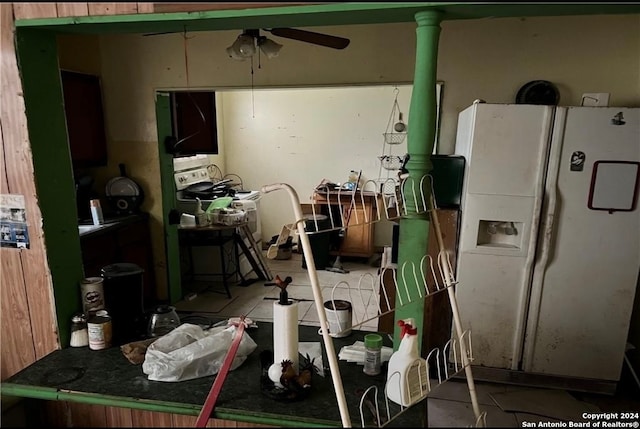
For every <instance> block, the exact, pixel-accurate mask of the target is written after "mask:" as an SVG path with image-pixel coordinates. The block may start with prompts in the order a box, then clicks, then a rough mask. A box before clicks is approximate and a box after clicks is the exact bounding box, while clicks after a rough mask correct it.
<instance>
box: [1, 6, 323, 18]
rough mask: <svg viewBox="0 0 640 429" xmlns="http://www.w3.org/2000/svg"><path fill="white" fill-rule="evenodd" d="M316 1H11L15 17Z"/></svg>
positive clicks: (240, 7) (171, 10) (176, 9)
mask: <svg viewBox="0 0 640 429" xmlns="http://www.w3.org/2000/svg"><path fill="white" fill-rule="evenodd" d="M310 4H318V3H286V2H281V3H242V2H239V3H217V2H216V3H13V5H14V10H15V12H14V13H15V19H29V18H61V17H67V16H98V15H133V14H137V13H154V12H155V13H174V12H202V11H207V10H227V9H255V8H259V7H277V6H301V5H310Z"/></svg>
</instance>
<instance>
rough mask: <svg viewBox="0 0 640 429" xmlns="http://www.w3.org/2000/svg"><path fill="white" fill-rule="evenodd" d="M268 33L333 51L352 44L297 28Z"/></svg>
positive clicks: (334, 37)
mask: <svg viewBox="0 0 640 429" xmlns="http://www.w3.org/2000/svg"><path fill="white" fill-rule="evenodd" d="M266 31H269V32H270V33H271V34H273V35H274V36H279V37H285V38H287V39H293V40H299V41H301V42H307V43H313V44H314V45H320V46H326V47H327V48H333V49H344V48H346V47H347V46H349V42H350V40H349V39H345V38H343V37H338V36H330V35H328V34H322V33H314V32H313V31H306V30H297V29H295V28H272V29H270V30H266Z"/></svg>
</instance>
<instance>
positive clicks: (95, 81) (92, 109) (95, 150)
mask: <svg viewBox="0 0 640 429" xmlns="http://www.w3.org/2000/svg"><path fill="white" fill-rule="evenodd" d="M60 77H61V79H62V91H63V96H64V111H65V118H66V121H67V133H68V136H69V149H70V152H71V162H72V164H73V167H74V168H79V167H80V168H81V167H97V166H104V165H107V140H106V136H105V126H104V112H103V108H102V91H101V88H100V78H99V77H98V76H94V75H89V74H84V73H76V72H71V71H66V70H63V71H61V72H60Z"/></svg>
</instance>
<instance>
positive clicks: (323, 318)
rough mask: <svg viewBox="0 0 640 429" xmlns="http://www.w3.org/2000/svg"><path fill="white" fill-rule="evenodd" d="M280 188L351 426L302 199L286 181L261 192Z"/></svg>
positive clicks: (345, 422)
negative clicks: (291, 214)
mask: <svg viewBox="0 0 640 429" xmlns="http://www.w3.org/2000/svg"><path fill="white" fill-rule="evenodd" d="M278 189H284V190H286V191H287V192H288V193H289V197H290V198H291V204H292V205H293V212H294V214H295V218H296V227H297V228H298V235H299V237H298V239H299V240H300V243H301V244H302V250H303V252H304V259H305V262H306V264H307V270H308V272H309V279H310V280H311V289H312V290H313V300H314V302H315V304H316V310H317V312H318V318H319V319H320V326H322V341H323V342H324V347H325V349H326V351H327V358H328V359H329V368H330V369H331V379H332V380H333V387H334V389H335V391H336V399H337V400H338V408H339V409H340V418H341V419H342V427H345V428H348V427H351V418H350V417H349V408H348V407H347V399H346V398H345V396H344V388H343V387H342V377H341V376H340V369H339V368H338V359H337V358H336V351H335V348H334V347H333V339H332V338H331V336H329V323H327V315H326V314H325V312H324V307H323V305H324V303H323V301H322V290H321V288H320V282H319V281H318V272H317V271H316V265H315V262H314V261H313V252H312V250H311V243H310V242H309V237H308V236H307V234H306V232H305V229H304V219H303V218H302V216H303V215H302V208H301V207H300V199H299V198H298V194H297V193H296V191H295V190H294V189H293V188H292V187H291V186H290V185H287V184H286V183H274V184H272V185H266V186H263V187H262V189H261V192H262V193H264V194H266V193H269V192H273V191H277V190H278Z"/></svg>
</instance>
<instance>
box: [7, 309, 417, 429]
mask: <svg viewBox="0 0 640 429" xmlns="http://www.w3.org/2000/svg"><path fill="white" fill-rule="evenodd" d="M367 333H368V332H364V331H357V330H354V331H352V333H351V335H349V336H347V337H345V338H334V340H333V341H334V347H335V351H336V353H337V352H338V351H339V350H340V349H341V348H342V347H343V346H349V345H352V344H353V343H354V342H355V341H363V339H364V335H365V334H367ZM245 335H248V336H250V338H251V339H252V340H253V341H255V343H256V344H257V348H256V349H255V350H254V351H253V352H252V353H250V354H249V355H248V356H247V358H246V360H245V361H244V362H243V363H242V364H241V366H239V367H238V368H237V369H235V370H232V371H230V372H229V374H228V376H227V378H226V380H225V381H224V385H223V387H222V391H221V393H220V396H219V397H218V400H217V402H216V408H215V411H214V415H213V416H212V417H215V418H219V419H226V420H235V421H244V422H250V423H263V424H272V425H276V426H300V425H304V426H309V425H317V426H328V427H331V426H333V427H335V426H342V425H341V418H340V411H339V407H338V404H337V400H336V395H335V391H334V386H333V382H332V377H331V375H330V372H329V368H328V364H327V359H326V352H325V350H324V347H323V346H322V337H321V336H319V335H318V328H317V327H312V326H299V339H300V342H301V343H306V342H315V343H318V344H319V345H321V347H322V354H323V359H322V362H323V367H324V377H322V376H320V375H318V374H314V375H313V379H312V383H311V385H312V387H311V391H310V393H309V395H308V396H307V397H305V398H303V399H300V400H298V401H294V402H281V401H278V400H275V399H273V398H271V397H269V396H268V395H266V394H265V393H264V392H263V391H262V389H261V374H262V368H261V361H260V356H261V352H263V351H265V350H270V349H272V346H273V324H272V323H269V322H260V323H259V324H257V327H253V328H248V329H247V330H246V333H245ZM385 345H387V346H391V344H390V340H389V339H388V338H386V337H385ZM339 368H340V374H341V378H342V384H343V387H344V391H345V398H346V401H347V404H348V409H349V415H350V418H351V424H352V426H354V427H360V426H362V424H361V418H360V408H359V404H360V400H361V397H362V391H363V390H366V389H368V388H369V387H371V386H373V385H376V386H378V389H384V383H385V377H386V374H385V372H384V371H383V372H382V373H381V374H379V375H376V376H369V375H366V374H364V373H363V371H362V365H358V364H356V363H352V362H346V361H343V360H340V361H339ZM214 379H215V376H206V377H201V378H196V379H192V380H185V381H179V382H162V381H150V380H148V378H147V375H145V374H144V373H143V370H142V365H141V364H138V365H136V364H132V363H131V362H129V360H127V358H126V357H125V355H124V354H123V353H122V351H121V350H120V347H111V348H108V349H104V350H91V349H89V348H88V347H82V348H75V347H69V348H65V349H62V350H57V351H55V352H53V353H51V354H49V355H48V356H46V357H44V358H42V359H40V360H39V361H37V362H36V363H34V364H33V365H31V366H30V367H28V368H26V369H24V370H22V371H21V372H19V373H17V374H15V375H14V376H12V377H10V378H9V379H7V380H6V381H4V382H3V383H2V394H7V395H15V396H21V397H32V398H40V399H48V400H69V401H73V400H78V401H83V402H89V403H91V401H92V399H91V398H94V399H95V401H96V403H98V402H99V400H100V399H99V398H104V397H109V398H111V399H115V400H116V401H115V402H117V403H118V405H117V406H122V407H129V408H139V409H147V410H151V411H159V412H163V411H165V410H166V412H171V413H178V414H188V415H197V414H198V413H199V412H200V409H201V408H202V405H203V404H204V403H205V400H206V398H207V394H208V392H209V390H210V389H211V385H212V383H213V380H214ZM408 411H409V412H406V413H404V414H403V415H402V416H400V417H399V418H397V419H395V420H393V421H392V422H391V423H390V424H389V426H397V425H399V426H402V427H409V426H414V427H425V426H426V425H425V423H424V421H426V412H425V410H424V407H423V406H421V405H420V404H418V405H416V406H414V407H412V408H410V409H409V410H408ZM365 412H369V411H367V410H366V408H365ZM366 419H367V420H366V423H365V425H366V426H370V425H372V423H371V416H369V417H366Z"/></svg>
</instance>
